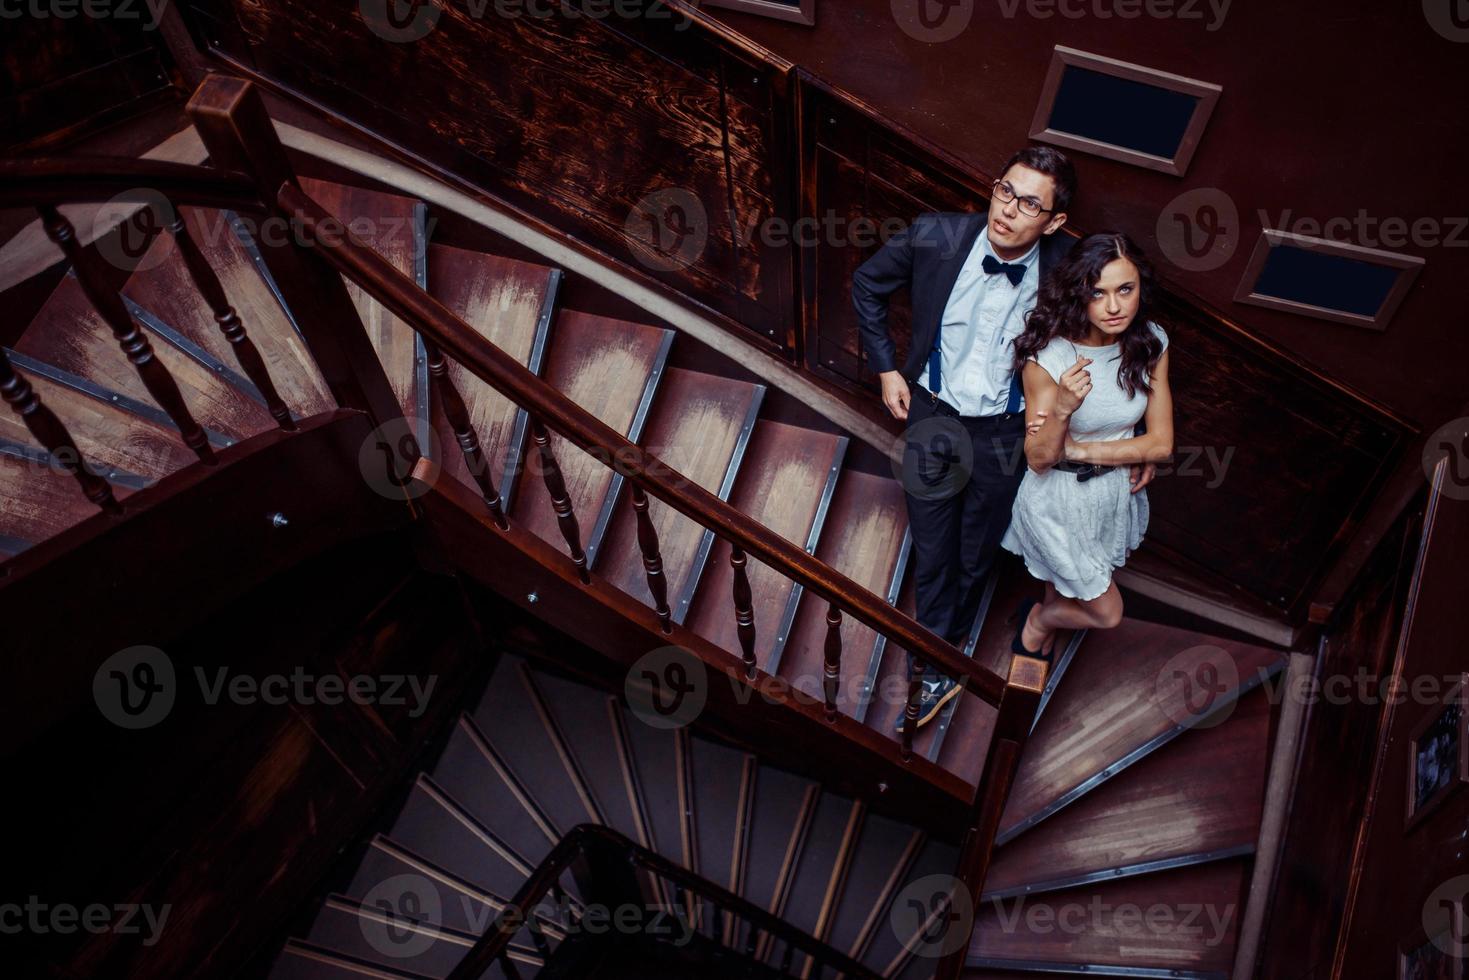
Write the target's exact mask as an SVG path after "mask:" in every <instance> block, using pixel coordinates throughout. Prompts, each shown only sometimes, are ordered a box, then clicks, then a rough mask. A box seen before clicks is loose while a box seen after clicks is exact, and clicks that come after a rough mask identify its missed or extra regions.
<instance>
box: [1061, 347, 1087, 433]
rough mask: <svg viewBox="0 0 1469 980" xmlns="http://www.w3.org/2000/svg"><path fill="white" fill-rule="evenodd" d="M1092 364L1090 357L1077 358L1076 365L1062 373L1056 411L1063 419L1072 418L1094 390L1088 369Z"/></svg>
mask: <svg viewBox="0 0 1469 980" xmlns="http://www.w3.org/2000/svg"><path fill="white" fill-rule="evenodd" d="M1091 362H1092V359H1091V358H1090V357H1077V359H1076V363H1075V364H1073V365H1071V366H1070V367H1069V368H1067V369H1066V370H1065V371H1064V372H1062V374H1061V379H1060V381H1059V383H1058V384H1057V386H1056V388H1057V390H1056V411H1057V412H1058V413H1060V416H1061V418H1063V419H1065V418H1070V417H1071V413H1073V412H1075V411H1076V410H1077V409H1078V408H1080V407H1081V403H1082V401H1083V400H1085V398H1086V396H1087V393H1088V392H1090V391H1091V390H1092V376H1091V374H1090V372H1088V371H1087V369H1086V366H1087V365H1088V364H1090V363H1091Z"/></svg>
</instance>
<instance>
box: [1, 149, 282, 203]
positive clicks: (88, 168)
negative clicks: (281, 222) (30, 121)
mask: <svg viewBox="0 0 1469 980" xmlns="http://www.w3.org/2000/svg"><path fill="white" fill-rule="evenodd" d="M160 194H162V195H163V196H165V197H167V198H168V199H169V200H170V201H172V202H173V203H175V204H183V205H188V206H190V207H200V208H224V209H228V210H232V211H243V212H247V213H252V214H253V213H258V212H260V211H263V210H264V209H265V203H264V202H263V201H261V200H260V195H259V194H258V193H257V192H256V190H255V184H254V182H253V181H252V180H251V179H250V178H249V177H248V176H246V175H245V174H242V173H236V172H234V171H230V170H220V169H218V168H215V167H200V166H194V165H193V164H187V163H172V162H169V161H166V160H135V159H133V158H131V157H103V156H98V157H85V158H79V157H78V158H67V159H53V158H47V157H39V158H35V159H26V160H0V206H3V207H35V206H37V205H40V204H85V203H97V202H103V201H129V202H132V203H136V204H151V203H157V201H158V198H159V195H160Z"/></svg>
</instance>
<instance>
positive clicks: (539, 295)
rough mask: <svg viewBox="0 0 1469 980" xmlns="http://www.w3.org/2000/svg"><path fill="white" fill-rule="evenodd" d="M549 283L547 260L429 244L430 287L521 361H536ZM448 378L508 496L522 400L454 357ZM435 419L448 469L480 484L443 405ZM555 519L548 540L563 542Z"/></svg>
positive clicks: (534, 491)
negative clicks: (506, 482) (509, 461)
mask: <svg viewBox="0 0 1469 980" xmlns="http://www.w3.org/2000/svg"><path fill="white" fill-rule="evenodd" d="M550 288H551V270H550V269H549V268H547V267H546V266H541V265H535V264H533V263H529V262H521V261H518V260H515V259H507V258H502V257H500V256H495V255H488V254H486V253H483V252H471V251H467V250H465V249H459V248H453V247H451V246H447V245H432V246H430V247H429V253H428V289H429V294H430V295H431V296H433V297H434V298H435V299H437V300H438V301H439V302H441V303H443V304H444V305H445V306H447V307H448V308H449V309H450V310H453V311H454V312H455V313H457V314H458V315H459V317H460V319H462V320H463V321H464V322H465V323H467V324H469V325H470V326H471V327H473V328H474V329H475V330H477V331H478V332H479V333H480V335H481V336H482V337H484V338H485V339H486V340H488V341H489V342H490V343H492V344H494V345H495V346H496V347H499V348H500V349H501V350H503V351H504V352H505V353H507V354H509V355H510V356H511V357H514V358H515V359H516V360H518V361H519V362H520V363H522V364H528V363H530V355H531V348H532V345H533V344H534V342H535V334H536V323H537V321H538V320H539V318H540V315H541V309H542V307H543V306H544V304H545V302H546V299H547V295H548V293H549V291H550ZM449 380H450V381H451V382H452V383H453V385H454V387H455V389H456V390H457V391H458V392H459V396H460V397H461V398H463V399H464V403H465V406H466V407H467V408H468V410H469V419H470V423H471V424H472V425H473V426H474V430H475V432H476V433H477V434H478V435H479V441H480V446H481V447H482V450H483V452H484V458H485V461H486V462H487V463H488V465H489V467H490V474H491V476H492V477H493V479H494V480H495V484H496V488H497V489H498V490H499V491H500V494H501V496H502V497H503V495H504V494H505V491H506V489H507V488H506V487H504V486H501V485H500V483H501V478H502V475H503V474H504V472H505V462H506V456H507V454H508V453H509V452H510V449H511V446H510V443H511V438H510V436H511V430H512V429H513V427H514V424H515V414H516V412H517V410H518V409H517V406H516V405H515V403H514V402H512V401H511V400H510V399H509V398H506V397H505V396H504V395H502V394H501V393H500V392H499V391H497V390H495V389H494V388H491V387H490V386H489V385H487V384H485V383H484V382H482V381H480V380H479V378H476V377H475V376H474V375H473V374H471V373H470V372H469V371H467V370H466V369H465V368H464V367H463V366H462V365H460V364H458V363H457V362H455V361H454V360H453V359H452V358H450V359H449ZM434 424H435V426H436V427H437V429H438V432H439V438H440V444H441V446H442V450H443V452H442V455H443V465H444V472H445V473H446V474H448V475H450V476H453V477H454V478H456V479H458V480H459V481H460V482H462V483H464V485H465V486H470V487H472V486H474V480H473V477H471V476H470V473H469V469H468V467H467V466H466V465H465V463H464V455H463V454H462V453H461V452H459V449H458V444H457V443H456V442H455V441H454V437H453V434H452V432H450V431H449V429H448V423H447V420H446V419H445V418H444V417H443V413H442V412H435V413H434ZM538 473H539V470H537V474H538ZM536 482H539V481H536ZM522 489H524V490H528V491H529V492H530V493H531V494H533V495H539V496H542V497H544V495H545V490H544V488H543V487H540V486H532V485H531V484H529V483H527V484H524V486H523V488H522ZM554 524H555V521H554V517H553V519H552V533H553V534H554V535H555V537H554V538H552V537H548V538H547V540H556V541H559V540H560V534H559V532H556V531H555V528H554Z"/></svg>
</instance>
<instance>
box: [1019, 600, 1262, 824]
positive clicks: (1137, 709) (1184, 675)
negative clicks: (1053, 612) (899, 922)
mask: <svg viewBox="0 0 1469 980" xmlns="http://www.w3.org/2000/svg"><path fill="white" fill-rule="evenodd" d="M1283 658H1284V654H1282V653H1281V652H1279V651H1276V650H1271V649H1268V648H1265V647H1260V646H1255V645H1252V644H1248V643H1243V642H1240V641H1237V640H1230V639H1223V638H1220V637H1213V636H1209V635H1206V634H1202V633H1195V632H1193V631H1191V630H1184V629H1179V628H1176V627H1171V626H1163V625H1159V624H1156V623H1145V622H1141V621H1138V620H1132V619H1125V620H1123V622H1122V624H1121V625H1120V626H1118V627H1117V628H1116V629H1112V630H1095V631H1092V632H1091V633H1090V634H1089V635H1088V637H1087V639H1086V643H1085V644H1084V645H1083V647H1082V648H1081V650H1080V651H1078V653H1077V656H1076V657H1075V659H1074V661H1073V662H1072V664H1071V666H1070V667H1069V669H1068V670H1067V674H1066V678H1065V682H1064V683H1063V684H1062V685H1061V686H1060V688H1059V689H1058V690H1057V693H1056V694H1055V696H1054V697H1053V698H1052V700H1051V703H1050V705H1049V706H1048V707H1047V709H1046V713H1045V714H1044V715H1043V716H1042V717H1041V719H1040V722H1039V723H1038V724H1037V726H1036V728H1035V731H1034V732H1032V734H1031V737H1030V741H1029V742H1028V743H1027V744H1026V748H1025V755H1024V757H1023V758H1022V760H1021V764H1020V770H1019V772H1018V773H1017V775H1016V780H1015V785H1014V787H1013V789H1012V790H1011V793H1010V798H1009V801H1008V803H1007V805H1006V808H1005V812H1004V814H1003V816H1002V817H1001V821H1000V828H1001V829H1000V836H999V838H998V840H999V842H1001V843H1003V842H1005V841H1007V840H1009V839H1010V838H1012V837H1014V836H1015V835H1016V834H1018V833H1020V832H1021V831H1022V830H1024V829H1027V828H1028V827H1030V826H1034V825H1036V824H1037V823H1038V822H1039V821H1040V820H1043V819H1045V818H1046V816H1048V815H1049V814H1051V813H1054V812H1056V810H1057V808H1058V807H1060V806H1064V805H1065V804H1066V803H1067V802H1069V801H1070V800H1071V799H1073V798H1075V796H1076V795H1077V794H1078V793H1084V792H1087V791H1090V790H1091V789H1093V788H1095V786H1097V785H1100V781H1101V780H1105V779H1106V778H1109V777H1110V776H1111V775H1115V774H1116V773H1117V772H1119V771H1121V769H1122V768H1123V767H1124V766H1126V765H1127V764H1128V763H1130V762H1132V761H1135V759H1136V758H1137V757H1138V753H1140V752H1144V751H1147V750H1149V749H1150V748H1151V747H1154V746H1156V745H1157V744H1159V741H1160V740H1164V739H1166V738H1168V737H1170V736H1171V735H1172V734H1174V733H1176V732H1178V731H1179V730H1181V726H1182V725H1183V724H1184V723H1185V722H1188V721H1190V720H1192V714H1191V710H1190V707H1189V705H1190V703H1191V702H1190V699H1191V698H1192V699H1194V700H1193V702H1192V703H1193V704H1195V705H1196V706H1197V707H1198V708H1200V709H1201V708H1202V707H1203V706H1205V705H1210V704H1224V703H1227V702H1228V701H1229V700H1230V699H1231V698H1233V697H1236V696H1237V695H1238V693H1239V692H1240V691H1241V690H1243V689H1245V688H1248V687H1250V686H1253V685H1258V684H1259V683H1261V681H1262V679H1263V677H1264V676H1265V672H1267V671H1270V670H1278V669H1279V668H1280V667H1281V665H1282V664H1283V663H1284V659H1283ZM1196 683H1198V684H1208V685H1214V686H1215V687H1216V688H1217V690H1215V691H1213V692H1212V693H1210V692H1200V691H1199V690H1197V689H1196Z"/></svg>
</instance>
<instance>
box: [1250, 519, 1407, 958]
mask: <svg viewBox="0 0 1469 980" xmlns="http://www.w3.org/2000/svg"><path fill="white" fill-rule="evenodd" d="M1425 497H1426V495H1425ZM1422 529H1423V502H1422V500H1421V499H1420V501H1419V503H1418V505H1417V506H1415V507H1412V508H1410V509H1409V510H1408V512H1407V513H1406V514H1404V515H1403V517H1402V519H1401V520H1399V522H1398V523H1397V524H1396V525H1395V526H1394V528H1393V530H1392V533H1391V534H1389V535H1388V536H1387V538H1386V540H1384V541H1383V542H1382V543H1381V544H1380V545H1379V546H1378V548H1377V550H1376V551H1375V552H1374V553H1373V555H1372V560H1371V562H1370V563H1369V564H1368V566H1367V567H1366V569H1364V571H1363V573H1362V576H1361V578H1360V579H1359V580H1358V583H1357V586H1356V589H1355V592H1354V594H1353V595H1351V596H1349V597H1347V599H1346V601H1345V602H1344V603H1343V604H1342V605H1341V606H1340V607H1339V609H1340V611H1339V614H1338V618H1337V620H1336V622H1334V623H1332V624H1330V626H1329V627H1328V629H1327V631H1326V635H1325V636H1324V638H1323V640H1322V643H1321V647H1320V651H1319V654H1318V656H1317V659H1316V667H1315V671H1314V673H1313V674H1312V682H1313V692H1312V693H1309V694H1308V695H1307V698H1308V700H1307V702H1306V708H1305V720H1304V722H1303V727H1302V735H1301V740H1300V744H1299V747H1298V749H1297V752H1298V755H1297V764H1296V784H1295V789H1294V793H1293V797H1292V800H1291V804H1290V817H1289V820H1288V823H1287V826H1286V830H1285V836H1284V842H1283V850H1282V852H1281V859H1280V865H1279V868H1278V870H1277V871H1276V880H1275V886H1274V889H1273V892H1272V896H1271V907H1270V909H1269V910H1268V912H1267V915H1266V918H1265V933H1264V936H1263V940H1262V942H1261V945H1260V958H1259V961H1258V964H1259V973H1258V976H1259V977H1260V980H1301V978H1303V977H1317V976H1319V977H1324V976H1326V975H1327V973H1328V972H1329V970H1330V968H1331V955H1332V948H1333V944H1334V942H1335V940H1336V934H1337V931H1338V929H1340V927H1341V922H1342V915H1343V912H1344V911H1345V909H1346V903H1347V888H1348V884H1349V882H1350V879H1351V870H1352V869H1351V863H1350V861H1348V860H1345V859H1344V856H1345V855H1349V854H1350V853H1351V850H1352V844H1353V842H1354V840H1355V839H1356V835H1357V829H1358V826H1359V824H1360V821H1361V819H1362V812H1363V806H1364V804H1365V802H1366V799H1367V790H1368V787H1369V785H1370V783H1371V777H1372V760H1373V757H1374V756H1375V754H1376V750H1377V740H1378V735H1379V726H1380V725H1381V724H1382V721H1383V705H1382V699H1381V698H1378V697H1370V698H1366V697H1360V696H1354V695H1350V694H1349V695H1347V696H1343V694H1344V692H1350V691H1355V690H1357V688H1355V687H1347V686H1344V682H1346V683H1351V684H1354V683H1355V681H1356V678H1357V677H1359V676H1365V677H1368V678H1382V677H1385V676H1387V674H1388V672H1389V671H1390V670H1391V668H1392V664H1393V656H1394V654H1395V653H1396V652H1397V641H1398V635H1399V630H1400V627H1401V625H1402V617H1403V606H1404V603H1405V602H1406V599H1407V593H1408V587H1409V584H1410V583H1411V581H1412V576H1413V568H1414V564H1415V561H1416V559H1417V555H1418V544H1419V540H1420V537H1421V534H1422Z"/></svg>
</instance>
